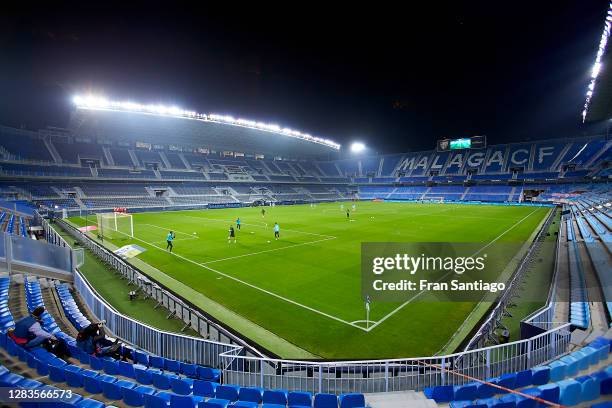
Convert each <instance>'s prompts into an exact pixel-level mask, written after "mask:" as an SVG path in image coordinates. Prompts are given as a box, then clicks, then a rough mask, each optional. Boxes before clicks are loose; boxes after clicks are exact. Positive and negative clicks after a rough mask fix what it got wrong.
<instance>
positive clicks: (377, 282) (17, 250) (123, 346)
mask: <svg viewBox="0 0 612 408" xmlns="http://www.w3.org/2000/svg"><path fill="white" fill-rule="evenodd" d="M608 7H609V8H608V9H606V10H602V12H604V13H607V14H605V15H606V17H605V21H604V22H603V33H601V31H599V34H600V35H601V40H600V43H599V44H598V47H597V54H596V55H595V56H594V57H595V62H594V65H592V70H591V71H589V72H588V75H587V76H588V81H586V82H585V83H583V84H582V87H583V88H582V89H583V91H584V93H586V99H585V97H584V96H582V99H581V100H580V101H578V103H580V104H581V105H583V106H582V111H576V112H574V114H575V120H576V121H577V122H580V126H585V127H584V129H585V130H583V131H580V132H576V133H575V134H574V135H573V136H570V137H558V136H556V135H555V134H554V133H552V132H551V133H547V132H543V136H541V137H538V138H534V139H531V138H526V139H524V140H519V141H515V140H502V139H496V138H495V137H491V136H485V135H484V134H464V135H463V136H462V135H459V136H457V137H438V138H434V139H431V140H429V139H428V140H426V143H427V145H428V146H429V147H428V148H420V147H418V146H422V145H423V144H422V141H419V142H418V143H417V141H416V140H409V141H408V143H409V145H408V148H407V149H405V150H394V149H395V148H394V147H393V146H391V147H390V149H386V150H385V151H384V152H378V151H376V150H375V149H373V148H370V147H369V146H368V144H369V143H370V142H372V143H373V142H374V140H370V141H369V142H367V143H366V142H364V141H360V140H352V141H350V142H349V143H347V142H346V139H341V142H339V141H337V139H335V138H334V137H333V136H319V135H316V134H311V133H308V132H307V131H306V130H296V129H294V128H289V127H286V126H285V125H284V124H283V125H280V124H277V123H268V122H266V121H261V120H259V119H257V118H256V117H255V119H252V118H251V117H247V118H246V119H245V118H242V117H241V116H242V115H241V116H237V115H235V116H234V115H229V114H217V113H202V112H197V111H195V110H191V109H185V108H184V107H177V106H176V105H173V104H162V103H157V102H154V103H150V102H148V101H147V99H146V98H144V97H143V98H134V97H131V96H130V97H125V98H121V97H116V98H115V97H111V96H110V94H107V93H105V92H104V91H94V90H92V89H80V90H77V92H71V93H67V92H64V97H65V99H66V102H65V105H66V109H67V111H68V112H69V114H68V118H67V120H66V121H65V125H64V126H61V127H60V126H55V125H52V126H51V125H48V126H43V127H41V128H38V129H32V128H29V127H27V126H15V125H13V124H10V123H7V124H5V125H0V196H1V197H0V231H1V233H0V292H1V296H0V403H1V404H2V405H3V406H4V405H6V406H23V407H38V406H40V407H47V406H49V407H52V406H53V407H55V406H61V407H64V406H76V407H83V408H98V407H105V406H109V407H111V406H112V407H140V406H144V407H150V408H168V407H172V408H174V407H180V408H183V407H186V408H194V407H200V408H227V407H244V408H258V407H262V408H282V407H296V408H297V407H313V408H338V407H339V408H353V407H354V408H358V407H373V408H376V407H437V406H440V407H447V406H450V407H453V408H464V407H478V408H484V407H503V408H516V407H520V408H528V407H536V406H542V407H547V406H555V407H563V406H581V407H590V406H592V407H598V408H601V407H609V406H611V404H612V358H611V357H610V353H611V352H612V349H611V345H612V330H610V329H611V327H612V212H611V208H612V189H611V187H610V182H611V181H610V178H611V177H612V172H611V169H612V139H611V138H610V135H609V128H610V123H611V121H612V109H611V107H610V89H612V88H611V84H612V75H611V72H610V70H609V68H608V65H609V62H610V55H611V54H610V53H609V52H607V51H609V50H608V49H607V40H608V36H609V34H610V24H611V23H612V5H608ZM597 21H599V23H600V25H601V21H600V19H599V20H597ZM600 28H601V27H600V26H598V30H599V29H600ZM599 34H598V35H599ZM54 39H55V37H54ZM75 41H76V40H75ZM583 52H584V51H583ZM591 57H593V56H592V55H591V56H589V58H591ZM588 63H589V64H593V62H592V59H590V60H589V61H588ZM583 82H584V81H583ZM584 93H583V95H584ZM126 94H127V95H129V94H128V93H126ZM575 102H576V101H570V100H568V101H567V102H566V103H567V104H572V103H575ZM33 112H34V111H33ZM33 114H34V113H28V115H33ZM245 116H247V115H246V114H245ZM279 122H281V123H285V121H283V120H279ZM593 129H596V130H593ZM313 133H314V132H313ZM410 143H413V144H414V146H417V147H416V148H414V149H413V148H411V145H410ZM389 151H391V152H389Z"/></svg>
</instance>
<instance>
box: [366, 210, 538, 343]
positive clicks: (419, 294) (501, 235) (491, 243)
mask: <svg viewBox="0 0 612 408" xmlns="http://www.w3.org/2000/svg"><path fill="white" fill-rule="evenodd" d="M537 210H538V208H536V209H535V210H533V211H532V212H530V213H529V214H527V215H526V216H525V217H523V218H521V219H520V220H519V221H517V222H516V223H514V224H513V225H512V226H511V227H510V228H508V229H507V230H505V231H504V232H502V233H501V234H499V235H498V236H497V237H496V238H494V239H493V240H492V241H491V242H489V243H488V244H487V245H485V246H483V247H482V248H480V249H479V250H478V251H476V252H475V253H474V254H472V255H471V256H476V255H478V254H479V253H481V252H482V251H483V250H484V249H486V248H488V247H490V246H491V245H493V243H495V242H496V241H497V240H498V239H500V238H501V237H503V236H504V235H506V234H507V233H508V232H510V231H511V230H512V229H514V227H516V226H517V225H519V224H520V223H521V222H523V221H525V220H526V219H527V218H529V217H530V216H531V214H533V213H535V212H536V211H537ZM450 273H451V272H449V273H447V274H446V275H444V276H442V277H441V278H440V279H438V280H437V281H436V282H439V281H441V280H442V279H444V278H445V277H447V276H448V275H449V274H450ZM423 292H425V291H424V290H422V291H420V292H419V293H417V294H416V295H414V296H413V297H411V298H410V299H408V300H407V301H405V302H404V303H402V304H401V305H399V306H398V307H396V308H395V309H393V310H392V311H391V312H389V314H387V315H386V316H385V317H383V318H382V319H380V320H379V321H378V322H376V323H374V324H373V325H372V326H370V327H369V328H368V329H366V331H368V332H369V331H370V330H372V329H374V328H375V327H377V326H378V325H379V324H381V323H382V322H384V321H385V320H387V319H388V318H390V317H391V316H393V315H394V314H395V313H397V312H399V311H400V310H401V309H403V308H404V306H406V305H407V304H409V303H410V302H412V301H413V300H415V299H416V298H418V297H419V296H421V295H422V294H423Z"/></svg>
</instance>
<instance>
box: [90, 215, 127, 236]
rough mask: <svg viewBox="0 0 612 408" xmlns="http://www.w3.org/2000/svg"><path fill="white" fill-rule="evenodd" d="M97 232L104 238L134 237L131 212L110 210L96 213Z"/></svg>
mask: <svg viewBox="0 0 612 408" xmlns="http://www.w3.org/2000/svg"><path fill="white" fill-rule="evenodd" d="M96 215H97V218H98V233H99V235H101V236H102V237H105V238H127V237H129V238H134V221H133V219H132V214H126V213H120V212H112V213H99V214H96Z"/></svg>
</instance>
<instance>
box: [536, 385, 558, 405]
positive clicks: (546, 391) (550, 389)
mask: <svg viewBox="0 0 612 408" xmlns="http://www.w3.org/2000/svg"><path fill="white" fill-rule="evenodd" d="M538 389H539V390H540V398H542V399H545V400H546V401H550V402H553V403H555V404H558V403H559V395H560V394H559V386H558V385H557V384H544V385H540V386H539V387H538Z"/></svg>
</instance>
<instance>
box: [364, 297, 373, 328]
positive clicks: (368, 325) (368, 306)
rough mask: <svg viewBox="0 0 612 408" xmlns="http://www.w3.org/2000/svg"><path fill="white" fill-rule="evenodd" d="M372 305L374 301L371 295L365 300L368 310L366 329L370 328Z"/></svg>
mask: <svg viewBox="0 0 612 408" xmlns="http://www.w3.org/2000/svg"><path fill="white" fill-rule="evenodd" d="M370 303H372V299H371V298H370V295H366V300H365V308H366V329H368V328H369V327H370Z"/></svg>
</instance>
